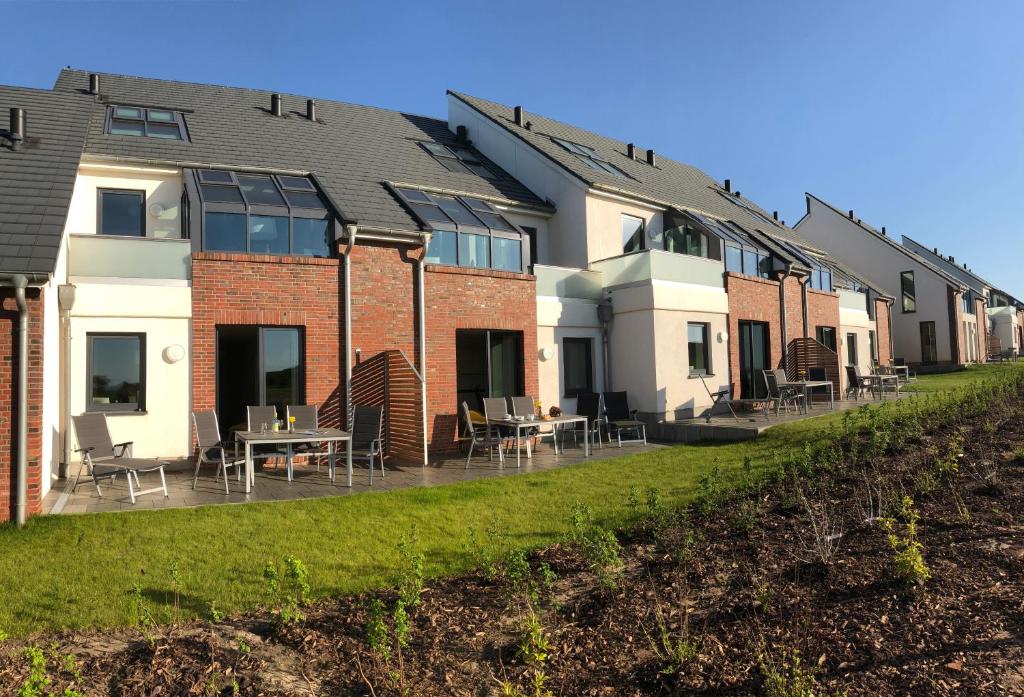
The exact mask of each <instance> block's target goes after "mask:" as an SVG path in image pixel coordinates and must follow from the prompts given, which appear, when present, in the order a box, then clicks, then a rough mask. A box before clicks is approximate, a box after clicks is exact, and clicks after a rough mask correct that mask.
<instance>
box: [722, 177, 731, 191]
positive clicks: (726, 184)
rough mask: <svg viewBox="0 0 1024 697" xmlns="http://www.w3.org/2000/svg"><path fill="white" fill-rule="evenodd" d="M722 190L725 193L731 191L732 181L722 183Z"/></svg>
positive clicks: (727, 180)
mask: <svg viewBox="0 0 1024 697" xmlns="http://www.w3.org/2000/svg"><path fill="white" fill-rule="evenodd" d="M723 188H724V189H725V190H726V191H727V192H729V191H732V180H731V179H726V180H725V182H723Z"/></svg>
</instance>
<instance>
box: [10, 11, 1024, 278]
mask: <svg viewBox="0 0 1024 697" xmlns="http://www.w3.org/2000/svg"><path fill="white" fill-rule="evenodd" d="M0 10H2V11H3V13H4V15H3V16H4V19H3V22H4V24H5V27H6V28H5V31H4V40H3V42H2V43H0V83H5V84H14V85H27V86H37V87H49V86H51V85H52V84H53V81H54V79H55V78H56V75H57V72H58V70H59V69H60V68H61V67H62V66H64V65H72V66H74V67H78V68H83V69H93V70H98V71H108V72H120V73H127V74H134V75H144V76H150V77H161V78H172V79H178V80H188V81H196V82H208V83H215V84H228V85H236V86H245V87H257V88H262V89H275V90H280V91H285V92H291V93H296V94H308V95H311V96H317V97H321V98H330V99H338V100H343V101H349V102H355V103H360V104H369V105H374V106H381V107H388V108H394V109H402V110H406V111H412V112H416V113H422V114H428V115H433V116H444V114H445V99H444V91H445V90H446V89H448V88H452V89H458V90H462V91H466V92H469V93H471V94H476V95H479V96H483V97H487V98H489V99H493V100H495V101H499V102H503V103H505V104H522V105H523V106H524V107H525V108H526V109H527V110H532V111H536V112H538V113H542V114H545V115H547V116H551V117H553V118H558V119H561V120H564V121H570V122H573V123H575V124H579V125H582V126H584V127H587V128H590V129H592V130H595V131H599V132H601V133H604V134H607V135H610V136H615V137H619V138H622V139H624V140H629V141H634V142H636V143H637V144H639V145H642V146H643V147H653V148H655V149H656V150H657V151H658V152H659V153H662V154H664V155H667V156H669V157H672V158H675V159H678V160H682V161H684V162H688V163H690V164H694V165H696V166H698V167H701V168H702V169H704V170H705V171H707V172H708V173H709V174H710V175H712V176H713V177H716V178H718V179H722V178H725V177H729V178H730V179H732V181H733V184H734V186H735V187H736V188H739V189H740V190H741V191H742V192H743V193H744V195H747V196H749V197H751V198H752V199H754V200H756V201H757V202H758V203H760V204H761V205H763V206H764V207H765V208H767V209H769V210H773V209H778V210H779V211H780V213H781V214H782V216H783V217H784V218H785V219H786V221H787V222H789V223H791V224H792V223H795V222H796V220H797V219H798V218H799V217H800V215H801V214H802V213H803V210H804V202H803V201H804V199H803V192H804V191H811V192H813V193H815V194H817V195H819V196H821V197H822V198H824V199H825V200H827V201H830V202H832V203H834V204H835V205H837V206H838V207H840V208H842V209H843V210H846V209H849V208H853V209H855V211H856V213H857V215H858V216H859V217H861V218H863V219H864V220H865V221H867V222H870V223H872V224H874V225H875V226H876V227H880V226H882V225H885V226H886V227H887V229H888V230H889V231H890V234H896V235H899V234H903V233H906V234H908V235H910V236H911V237H914V238H915V239H917V240H918V241H920V242H922V243H924V244H927V245H929V246H938V247H939V248H940V250H941V251H943V252H944V253H946V254H953V255H954V256H956V258H957V260H958V261H960V260H963V261H967V262H968V263H969V264H970V265H971V266H972V268H973V269H974V270H975V271H976V272H978V273H979V274H981V275H983V276H985V277H987V278H989V280H991V281H992V282H994V283H996V284H997V285H1001V286H1003V287H1004V288H1006V289H1007V290H1009V291H1010V292H1013V293H1015V294H1016V295H1018V296H1024V280H1022V279H1021V275H1020V268H1021V266H1022V263H1024V238H1022V236H1021V234H1020V233H1021V228H1020V225H1021V221H1024V158H1022V157H1021V154H1022V146H1024V95H1022V87H1024V70H1021V66H1022V65H1024V60H1022V59H1024V41H1021V35H1020V27H1021V26H1022V25H1024V3H1020V2H1012V1H1004V0H998V1H996V0H993V1H989V2H985V3H965V2H946V1H938V0H932V1H930V2H923V1H922V2H910V1H906V2H891V0H890V1H888V2H875V1H873V0H871V1H861V2H847V3H836V2H820V1H814V2H810V1H808V2H796V1H794V2H775V3H772V2H766V1H762V2H746V1H737V0H733V1H730V2H715V3H709V2H691V1H689V0H677V1H675V2H671V1H670V2H651V3H639V2H630V3H626V2H606V1H604V0H588V1H585V2H551V1H550V0H549V1H547V2H533V1H532V0H526V1H522V2H516V3H500V4H499V3H488V2H440V1H434V2H411V3H405V2H392V1H389V2H381V1H379V0H378V1H377V2H365V3H363V2H323V3H318V2H303V1H300V0H290V1H287V2H286V1H285V0H280V2H245V1H242V0H233V1H226V2H204V1H201V0H177V1H167V2H163V1H158V0H136V1H135V2H108V1H105V0H82V1H80V2H74V3H68V2H50V1H48V0H0ZM993 242H994V243H995V244H993Z"/></svg>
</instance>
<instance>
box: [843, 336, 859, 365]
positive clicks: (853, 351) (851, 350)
mask: <svg viewBox="0 0 1024 697" xmlns="http://www.w3.org/2000/svg"><path fill="white" fill-rule="evenodd" d="M859 358H860V356H859V355H858V348H857V333H856V332H846V365H850V366H855V365H857V360H858V359H859Z"/></svg>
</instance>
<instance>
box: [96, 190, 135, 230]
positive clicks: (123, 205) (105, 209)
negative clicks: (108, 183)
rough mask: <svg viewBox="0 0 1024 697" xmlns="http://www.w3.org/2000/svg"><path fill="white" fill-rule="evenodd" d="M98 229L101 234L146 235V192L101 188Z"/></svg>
mask: <svg viewBox="0 0 1024 697" xmlns="http://www.w3.org/2000/svg"><path fill="white" fill-rule="evenodd" d="M96 230H97V232H99V234H101V235H124V236H129V237H145V236H146V192H145V191H123V190H119V189H99V220H98V221H97V224H96Z"/></svg>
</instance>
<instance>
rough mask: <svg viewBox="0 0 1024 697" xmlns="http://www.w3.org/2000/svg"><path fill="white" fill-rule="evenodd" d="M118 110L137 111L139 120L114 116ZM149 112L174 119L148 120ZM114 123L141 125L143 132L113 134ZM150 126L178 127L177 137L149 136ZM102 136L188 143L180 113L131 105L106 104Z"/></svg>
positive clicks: (183, 118)
mask: <svg viewBox="0 0 1024 697" xmlns="http://www.w3.org/2000/svg"><path fill="white" fill-rule="evenodd" d="M118 109H138V110H139V111H140V112H141V113H142V116H141V117H140V118H130V117H125V116H115V115H114V112H115V111H116V110H118ZM150 111H166V112H168V113H169V114H172V115H173V116H174V118H173V120H171V121H159V120H151V119H150V118H149V112H150ZM114 121H127V122H131V123H141V124H142V131H143V132H142V134H141V135H134V134H131V133H113V132H112V129H113V127H114ZM150 124H156V125H160V126H166V125H170V124H173V125H175V126H177V127H178V137H177V138H164V137H162V136H154V135H150V133H149V125H150ZM103 134H104V135H108V136H123V137H125V138H155V139H157V140H171V141H178V142H182V143H188V142H190V140H189V136H188V127H187V126H186V124H185V115H184V113H182V112H181V111H178V110H177V109H166V108H163V107H145V106H134V105H131V104H108V105H107V114H106V117H105V118H104V121H103Z"/></svg>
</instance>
